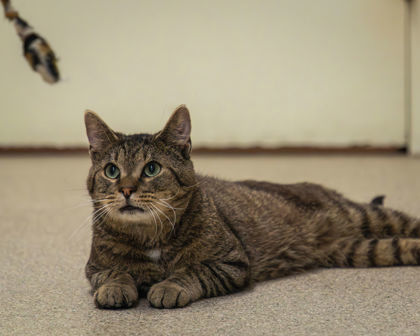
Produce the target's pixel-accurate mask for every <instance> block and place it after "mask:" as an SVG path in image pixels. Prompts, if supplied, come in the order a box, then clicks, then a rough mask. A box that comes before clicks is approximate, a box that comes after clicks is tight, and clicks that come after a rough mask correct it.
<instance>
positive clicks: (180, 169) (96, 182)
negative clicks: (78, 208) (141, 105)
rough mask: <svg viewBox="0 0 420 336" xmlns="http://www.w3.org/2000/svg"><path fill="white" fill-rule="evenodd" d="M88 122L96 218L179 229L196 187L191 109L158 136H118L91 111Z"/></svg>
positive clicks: (178, 115) (175, 115)
mask: <svg viewBox="0 0 420 336" xmlns="http://www.w3.org/2000/svg"><path fill="white" fill-rule="evenodd" d="M85 124H86V132H87V136H88V139H89V143H90V146H89V154H90V157H91V160H92V167H91V168H90V171H89V176H88V180H87V186H88V191H89V194H90V196H91V198H92V200H93V203H94V208H95V213H94V218H95V219H99V218H100V219H107V220H109V221H111V222H113V223H117V224H121V225H126V224H129V225H137V224H138V225H146V226H152V227H155V226H156V227H159V226H168V225H170V226H174V225H175V222H176V220H177V218H179V215H180V213H182V211H183V209H185V207H186V206H187V204H188V201H189V197H190V194H191V192H192V190H193V189H194V186H195V185H196V180H195V173H194V169H193V165H192V162H191V160H190V151H191V140H190V132H191V121H190V115H189V112H188V109H187V108H186V107H185V106H180V107H178V108H177V109H176V110H175V112H174V113H173V114H172V116H171V117H170V118H169V121H168V122H167V123H166V125H165V127H164V128H163V129H162V130H161V131H160V132H157V133H155V134H143V133H141V134H133V135H125V134H122V133H119V132H114V131H113V130H112V129H111V128H109V127H108V126H107V125H106V124H105V122H104V121H102V120H101V118H99V116H98V115H96V114H95V113H93V112H91V111H86V113H85Z"/></svg>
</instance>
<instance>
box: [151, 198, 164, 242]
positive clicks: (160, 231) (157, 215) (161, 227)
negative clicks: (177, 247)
mask: <svg viewBox="0 0 420 336" xmlns="http://www.w3.org/2000/svg"><path fill="white" fill-rule="evenodd" d="M150 205H151V206H152V205H153V204H152V203H150ZM150 210H151V211H152V213H154V214H155V215H156V217H157V219H158V220H159V224H160V225H159V234H158V233H157V232H156V236H155V241H156V240H157V239H158V238H159V236H160V235H161V234H162V231H163V223H162V220H161V219H160V216H159V214H158V213H157V212H156V210H154V209H153V208H150Z"/></svg>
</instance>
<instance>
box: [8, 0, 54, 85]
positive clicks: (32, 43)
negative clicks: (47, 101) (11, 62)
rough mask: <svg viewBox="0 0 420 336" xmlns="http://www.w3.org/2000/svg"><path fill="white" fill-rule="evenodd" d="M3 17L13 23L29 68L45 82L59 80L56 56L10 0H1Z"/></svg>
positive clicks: (51, 82)
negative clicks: (21, 16)
mask: <svg viewBox="0 0 420 336" xmlns="http://www.w3.org/2000/svg"><path fill="white" fill-rule="evenodd" d="M1 2H2V4H3V7H4V15H5V17H6V18H7V19H8V20H9V21H11V22H13V23H14V26H15V29H16V32H17V34H18V35H19V37H20V39H21V41H22V43H23V55H24V56H25V58H26V60H27V61H28V63H29V65H30V66H31V68H32V69H33V70H34V71H36V72H38V73H39V74H40V75H41V77H42V79H43V80H44V81H46V82H47V83H50V84H53V83H56V82H58V81H59V79H60V73H59V71H58V67H57V58H56V57H55V54H54V52H53V50H52V49H51V48H50V46H49V45H48V43H47V41H46V40H45V39H44V38H42V37H41V36H40V35H38V34H37V33H35V31H34V30H33V28H32V27H31V26H30V25H29V24H28V23H27V22H26V21H25V20H23V19H22V18H20V17H19V14H18V12H17V11H16V10H15V9H14V8H13V6H12V5H11V3H10V0H1Z"/></svg>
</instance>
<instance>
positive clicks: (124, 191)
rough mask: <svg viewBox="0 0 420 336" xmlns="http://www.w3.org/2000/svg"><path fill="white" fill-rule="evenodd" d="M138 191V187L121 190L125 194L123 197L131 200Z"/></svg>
mask: <svg viewBox="0 0 420 336" xmlns="http://www.w3.org/2000/svg"><path fill="white" fill-rule="evenodd" d="M136 191H137V188H136V187H122V188H121V189H120V192H121V193H122V194H123V196H124V197H125V198H126V199H129V198H130V196H131V194H132V193H134V192H136Z"/></svg>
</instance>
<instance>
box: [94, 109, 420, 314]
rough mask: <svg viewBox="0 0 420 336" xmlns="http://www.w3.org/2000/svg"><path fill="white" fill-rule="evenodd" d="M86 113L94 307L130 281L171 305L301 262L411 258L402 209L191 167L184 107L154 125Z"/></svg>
mask: <svg viewBox="0 0 420 336" xmlns="http://www.w3.org/2000/svg"><path fill="white" fill-rule="evenodd" d="M86 118H87V119H86V125H87V129H88V136H89V140H90V143H91V157H92V161H93V166H92V168H91V171H90V174H89V177H88V189H89V192H90V194H91V196H92V198H93V199H94V207H95V210H96V213H95V214H96V217H95V220H94V223H93V231H94V234H93V241H92V250H91V256H90V259H89V262H88V264H87V267H86V274H87V277H88V279H89V280H90V282H91V284H92V287H93V290H94V292H95V303H96V304H97V305H98V306H99V307H102V308H119V307H129V306H132V305H134V304H135V303H136V302H137V300H138V297H139V294H138V290H140V291H141V292H144V293H145V294H147V298H148V300H149V302H150V303H151V305H152V306H154V307H160V308H172V307H182V306H185V305H187V304H188V303H190V302H192V301H195V300H198V299H200V298H203V297H212V296H217V295H224V294H228V293H232V292H235V291H238V290H241V289H243V288H245V287H246V286H248V285H249V284H250V283H252V282H254V281H260V280H265V279H271V278H276V277H279V276H282V275H287V274H291V273H295V272H300V271H302V270H305V269H308V268H312V267H333V266H341V267H347V266H355V267H368V266H392V265H416V264H418V263H419V262H420V258H419V256H420V239H418V237H419V233H420V229H419V227H420V221H419V220H417V219H414V218H410V217H409V216H408V215H405V214H403V213H401V212H398V211H394V210H390V209H387V208H384V207H382V206H381V205H378V204H376V203H375V202H373V203H370V204H359V203H355V202H352V201H350V200H347V199H346V198H344V197H342V196H341V195H340V194H338V193H336V192H335V191H333V190H330V189H327V188H324V187H322V186H319V185H316V184H310V183H300V184H291V185H279V184H273V183H268V182H257V181H238V182H229V181H223V180H219V179H215V178H210V177H205V176H201V175H197V174H195V173H194V170H193V168H192V164H191V161H190V159H189V150H190V148H191V142H190V140H189V131H190V125H189V115H188V111H187V110H186V108H185V107H180V108H179V109H178V110H177V111H176V112H175V113H174V115H173V116H172V118H171V119H170V121H169V122H168V124H167V125H166V127H165V129H164V130H163V131H161V132H159V133H157V134H155V135H134V136H124V135H122V134H119V133H114V132H112V131H111V130H110V129H109V128H107V126H106V125H105V124H104V123H103V122H101V121H100V119H98V118H97V117H96V116H95V115H94V114H92V113H88V114H87V117H86ZM104 134H105V136H104ZM98 137H99V138H98ZM104 147H106V150H103V152H100V149H101V148H102V149H104ZM110 162H111V163H112V164H111V165H115V167H118V172H119V174H120V175H119V177H117V178H114V176H116V174H114V173H115V171H116V170H115V169H114V168H112V169H111V168H109V167H110ZM150 164H152V165H155V169H157V168H156V166H159V169H158V170H159V172H158V173H156V174H155V172H156V171H157V170H155V169H153V172H152V173H151V174H149V173H150V170H151V169H150V166H148V165H150ZM145 170H146V171H147V174H144V171H145ZM104 171H105V173H103V172H104ZM104 174H105V175H104ZM107 174H108V175H109V176H111V177H112V178H109V177H107V176H106V175H107ZM153 174H155V175H153ZM100 175H101V176H100ZM111 203H112V205H110V204H111ZM110 207H112V209H111V210H109V209H110ZM114 207H115V209H114ZM136 207H140V208H141V209H143V210H145V211H140V210H138V209H135V208H136ZM104 209H105V210H104ZM107 209H108V210H107Z"/></svg>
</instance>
